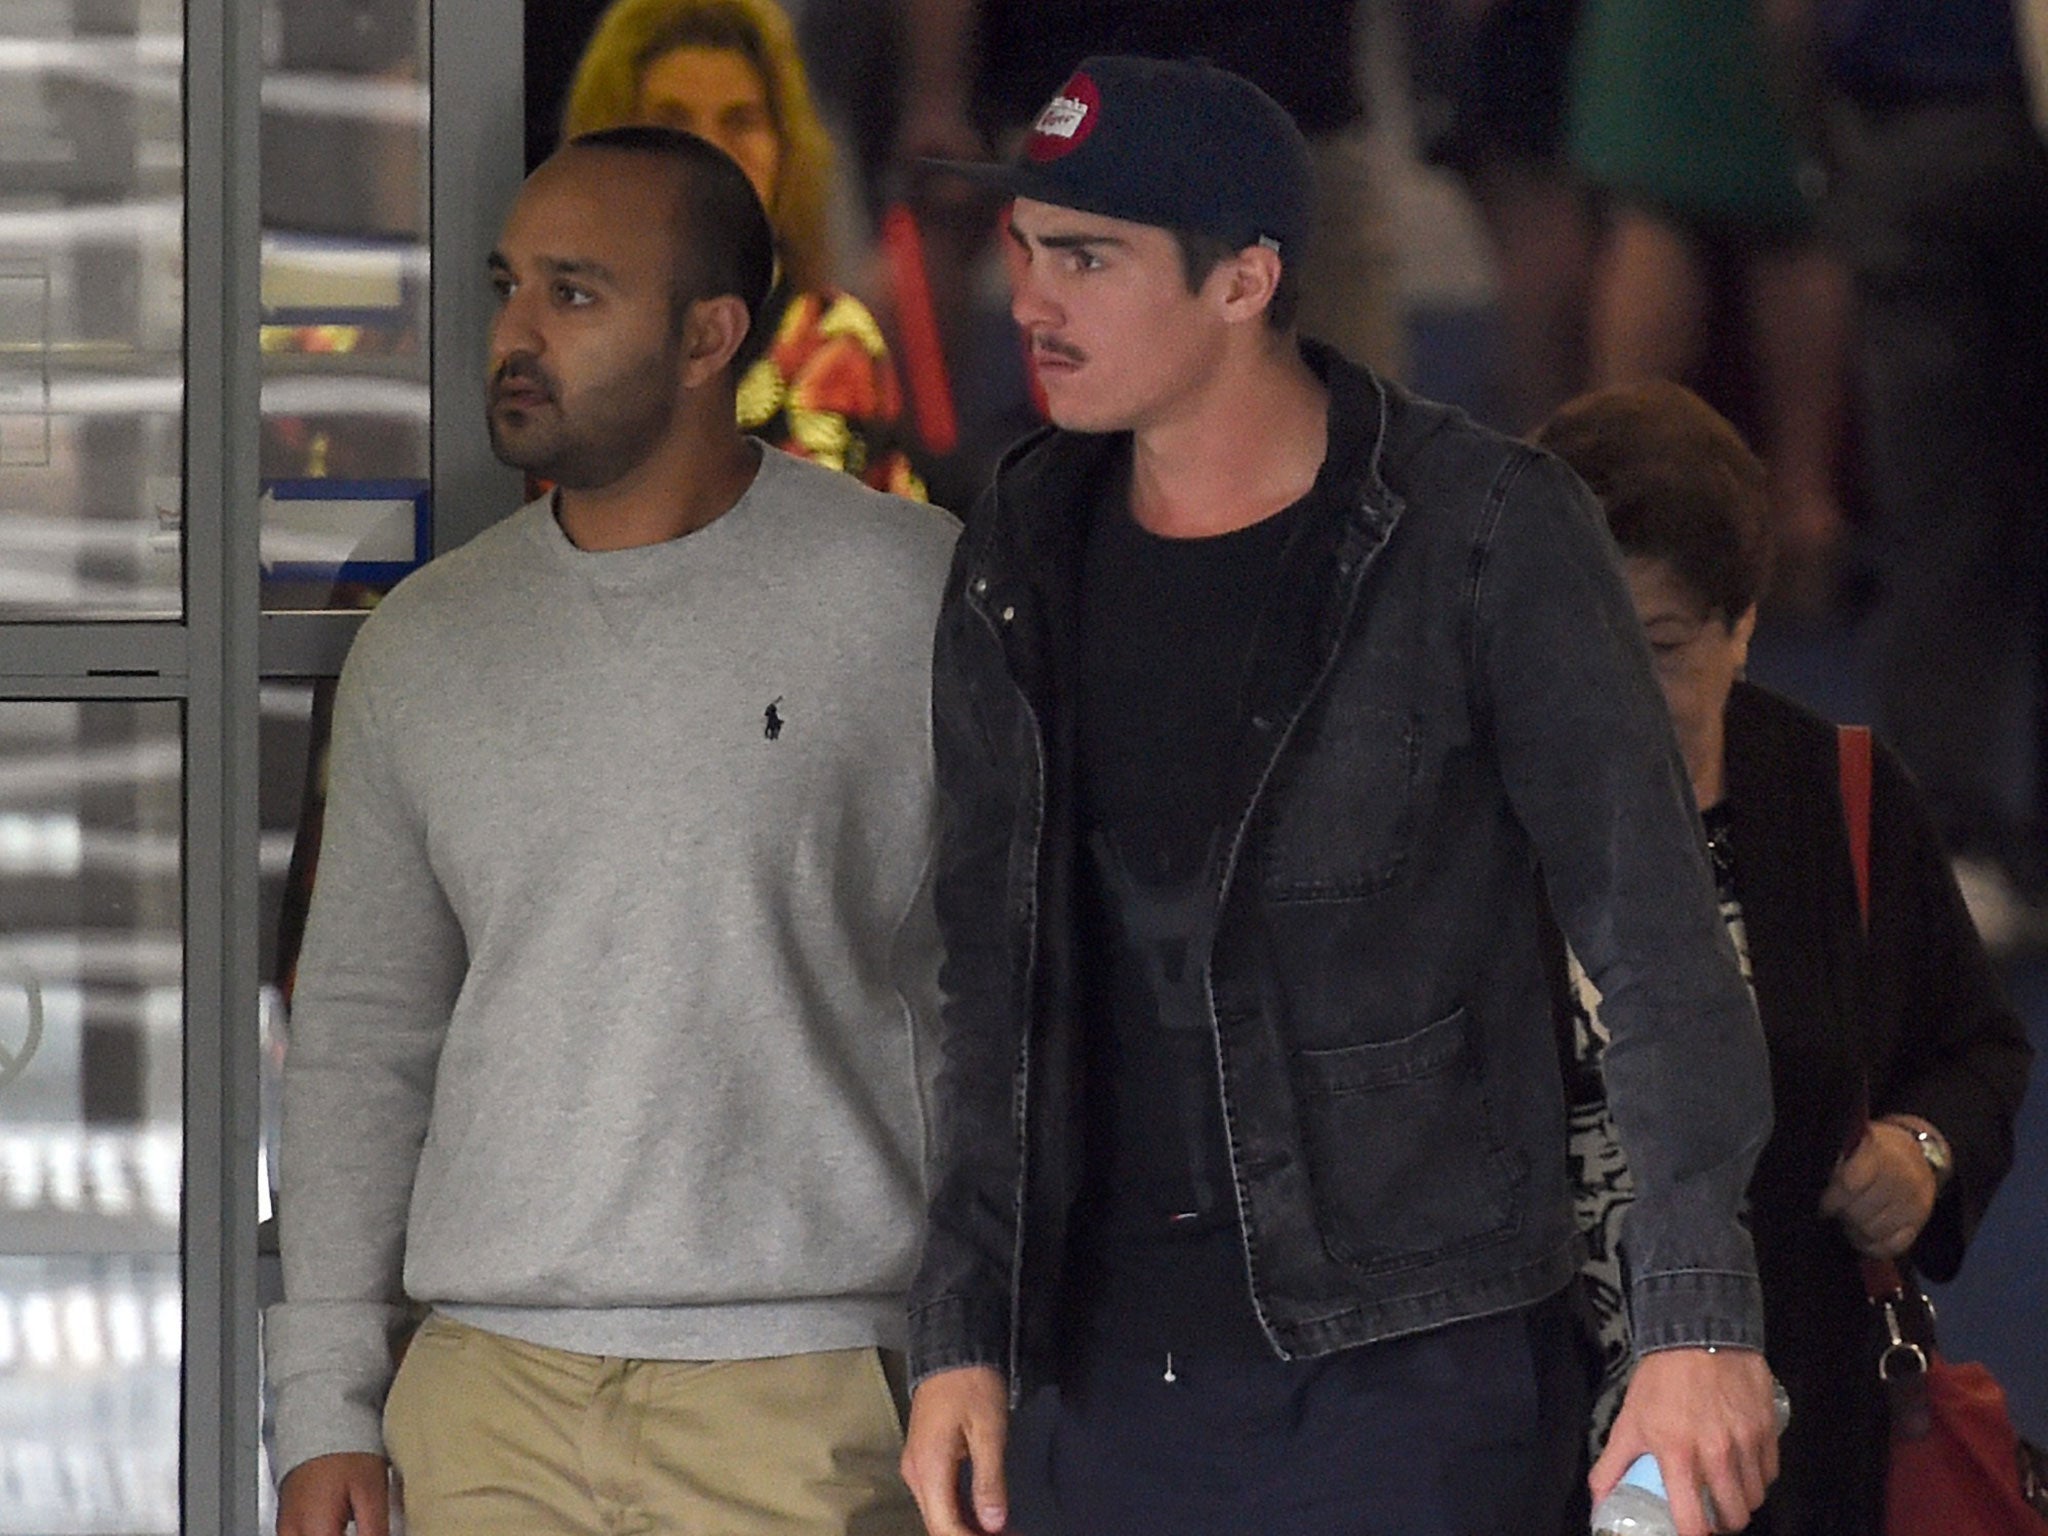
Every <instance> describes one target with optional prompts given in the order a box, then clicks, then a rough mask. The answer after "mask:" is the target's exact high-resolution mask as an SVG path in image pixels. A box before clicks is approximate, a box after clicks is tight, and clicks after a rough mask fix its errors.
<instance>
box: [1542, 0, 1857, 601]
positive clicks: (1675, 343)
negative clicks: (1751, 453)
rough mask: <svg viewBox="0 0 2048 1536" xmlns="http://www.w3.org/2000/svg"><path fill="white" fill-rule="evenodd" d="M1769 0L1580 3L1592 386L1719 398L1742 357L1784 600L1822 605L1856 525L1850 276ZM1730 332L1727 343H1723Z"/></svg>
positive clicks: (1574, 139)
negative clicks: (1592, 212) (1592, 197)
mask: <svg viewBox="0 0 2048 1536" xmlns="http://www.w3.org/2000/svg"><path fill="white" fill-rule="evenodd" d="M1767 3H1769V0H1586V6H1585V12H1584V15H1583V17H1582V18H1581V21H1580V24H1579V34H1578V39H1577V43H1576V49H1575V57H1574V61H1573V78H1572V87H1571V108H1570V113H1571V121H1570V134H1571V151H1572V155H1573V158H1574V160H1575V161H1576V163H1577V164H1578V166H1579V168H1580V170H1581V172H1582V173H1583V174H1584V176H1585V177H1586V179H1587V181H1588V183H1589V184H1590V185H1591V186H1592V187H1593V188H1594V189H1595V190H1596V191H1597V192H1598V193H1599V194H1600V195H1601V196H1602V197H1603V198H1604V200H1605V203H1606V225H1607V227H1606V231H1605V234H1604V236H1603V239H1602V246H1601V252H1600V256H1599V259H1598V265H1597V268H1596V271H1595V274H1594V279H1593V293H1592V311H1591V330H1590V371H1589V373H1588V382H1589V383H1590V384H1592V385H1594V386H1600V385H1607V384H1621V383H1628V382H1632V381H1635V380H1639V379H1649V378H1662V379H1674V380H1677V381H1679V382H1682V383H1692V384H1698V385H1700V386H1701V387H1702V388H1707V389H1709V390H1710V391H1711V392H1712V393H1714V394H1715V395H1716V396H1719V397H1723V398H1725V397H1726V393H1727V391H1726V390H1725V388H1724V387H1723V380H1721V379H1720V378H1718V377H1717V378H1716V379H1715V380H1714V382H1713V383H1712V384H1711V385H1710V384H1708V383H1706V382H1705V376H1706V375H1707V374H1709V373H1710V372H1716V371H1717V365H1718V369H1719V371H1726V368H1727V365H1728V364H1729V363H1730V362H1731V361H1733V362H1734V364H1735V366H1736V367H1737V369H1738V370H1740V371H1742V372H1746V374H1747V375H1748V377H1747V379H1746V380H1743V381H1742V382H1746V383H1748V384H1750V385H1751V386H1753V394H1754V398H1755V402H1756V409H1755V412H1754V416H1755V418H1756V420H1757V422H1758V428H1757V436H1758V438H1759V441H1760V442H1761V444H1762V453H1763V459H1764V462H1765V464H1766V465H1767V466H1768V467H1769V470H1770V504H1771V520H1772V525H1773V528H1774V531H1775V533H1776V536H1777V545H1778V552H1779V579H1778V582H1777V584H1776V585H1775V587H1774V590H1773V600H1774V601H1776V602H1778V603H1780V604H1782V605H1783V606H1785V607H1787V608H1788V609H1791V610H1795V611H1799V612H1802V613H1806V614H1819V613H1822V612H1825V611H1826V610H1827V609H1828V608H1829V607H1830V606H1831V604H1832V600H1833V589H1834V581H1835V574H1834V573H1835V568H1836V564H1837V561H1838V559H1839V555H1840V546H1841V543H1842V541H1843V538H1844V535H1845V531H1846V519H1845V516H1844V513H1843V510H1842V506H1841V502H1840V498H1839V495H1838V492H1837V487H1836V475H1837V467H1838V466H1837V460H1838V458H1839V455H1840V449H1841V441H1842V431H1843V420H1844V402H1845V397H1846V387H1847V361H1848V347H1849V320H1850V294H1849V280H1848V275H1847V273H1846V271H1845V270H1844V269H1843V267H1842V264H1841V262H1840V260H1839V258H1837V257H1836V256H1835V254H1834V253H1833V252H1832V251H1831V250H1829V249H1828V248H1827V247H1825V246H1824V245H1823V244H1822V243H1821V241H1820V238H1819V234H1818V231H1817V228H1816V222H1815V218H1816V215H1815V205H1816V203H1817V201H1818V199H1819V197H1820V195H1821V192H1822V190H1823V186H1824V176H1823V173H1822V172H1821V169H1820V165H1819V161H1818V157H1817V150H1816V147H1815V146H1814V145H1812V144H1811V143H1808V142H1804V141H1803V137H1802V136H1801V135H1800V133H1799V131H1798V130H1799V129H1800V128H1801V127H1802V126H1803V122H1802V119H1803V115H1804V114H1803V105H1804V104H1803V102H1802V101H1801V100H1800V99H1799V95H1798V89H1797V86H1796V83H1795V80H1796V75H1795V72H1794V71H1793V69H1792V68H1791V61H1790V60H1789V59H1788V57H1787V54H1786V52H1785V50H1784V48H1783V47H1782V46H1781V43H1782V40H1781V38H1780V37H1779V34H1778V32H1777V31H1776V29H1775V28H1774V27H1772V26H1769V25H1767V19H1768V18H1767V17H1766V15H1765V13H1764V11H1763V9H1762V7H1763V6H1764V5H1765V4H1767ZM1724 296H1725V298H1726V300H1727V303H1726V304H1720V303H1717V300H1718V299H1721V298H1723V297H1724ZM1723 308H1732V313H1733V317H1734V318H1733V323H1732V324H1729V325H1727V326H1725V328H1724V327H1723V326H1721V325H1720V324H1719V315H1720V312H1721V310H1722V309H1723ZM1724 336H1725V337H1727V338H1728V339H1729V341H1730V342H1731V343H1732V347H1733V352H1732V355H1731V356H1717V349H1719V348H1720V347H1721V345H1722V338H1723V337H1724ZM1729 382H1733V381H1729Z"/></svg>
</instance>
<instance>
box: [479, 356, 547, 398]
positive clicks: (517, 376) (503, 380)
mask: <svg viewBox="0 0 2048 1536" xmlns="http://www.w3.org/2000/svg"><path fill="white" fill-rule="evenodd" d="M514 385H523V386H525V387H526V388H529V389H537V390H539V391H540V392H541V393H542V394H543V395H545V396H546V397H547V398H548V399H549V400H553V399H554V398H555V381H554V380H553V379H551V378H549V377H548V373H547V370H546V369H545V368H543V367H541V365H540V364H539V363H538V362H537V361H535V360H534V359H533V358H531V357H526V356H522V355H520V354H519V353H514V354H513V355H512V356H510V357H508V358H506V359H505V361H504V362H502V363H500V364H499V365H498V367H497V370H496V371H495V372H494V373H492V375H491V396H492V398H493V399H495V398H496V397H497V396H499V395H500V394H502V393H504V392H505V391H506V390H507V389H509V388H511V387H512V386H514Z"/></svg>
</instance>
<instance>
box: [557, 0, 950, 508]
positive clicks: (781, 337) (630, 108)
mask: <svg viewBox="0 0 2048 1536" xmlns="http://www.w3.org/2000/svg"><path fill="white" fill-rule="evenodd" d="M626 123H650V124H656V125H659V126H662V127H667V128H680V129H683V130H685V131H686V132H689V133H694V134H696V135H698V136H699V137H700V138H705V139H709V140H710V141H711V142H712V143H713V144H716V145H717V146H718V147H719V148H720V149H723V150H724V151H725V152H726V153H727V154H729V155H731V156H732V157H733V159H734V160H736V161H738V162H739V165H740V168H741V169H742V170H744V171H745V172H746V173H747V179H748V180H749V181H751V182H752V183H753V184H754V190H755V192H756V193H758V194H759V196H760V198H761V202H762V205H763V206H764V207H765V208H766V209H767V210H768V219H769V222H770V223H771V224H772V225H773V226H774V228H775V236H776V248H777V256H778V258H779V261H780V266H779V270H778V272H777V275H776V283H775V291H774V293H773V294H772V295H771V296H770V298H769V302H768V303H767V305H766V306H765V307H764V308H763V310H762V312H761V318H760V339H759V341H758V342H757V343H755V345H756V346H757V347H758V348H759V355H758V356H757V357H756V358H755V360H754V362H753V363H752V365H751V366H750V367H749V368H748V369H747V371H746V373H745V375H744V376H743V377H742V379H741V381H740V389H739V421H740V425H741V426H742V427H744V428H746V429H747V430H748V431H749V432H752V433H755V434H756V435H757V436H759V437H761V438H763V439H765V440H766V441H767V442H769V443H772V444H774V445H775V446H776V447H778V448H782V449H786V450H787V451H789V452H791V453H794V454H797V455H799V456H800V457H803V458H807V459H814V460H816V461H818V462H819V463H822V464H826V465H829V466H831V467H832V468H834V469H843V470H845V471H846V472H847V473H849V474H852V475H857V476H859V477H860V478H861V479H862V480H865V481H866V482H867V483H868V484H869V485H872V486H874V487H876V488H877V489H879V490H886V491H894V492H896V493H897V494H898V495H907V496H915V497H917V498H919V499H923V496H924V487H923V486H922V484H921V483H920V482H919V480H918V478H917V476H916V474H915V472H914V471H913V470H912V468H911V465H910V461H909V459H908V457H907V456H906V455H905V454H904V452H903V451H902V448H901V447H900V446H899V445H898V442H897V433H896V424H897V420H898V418H899V417H900V415H901V414H902V409H903V391H902V386H901V384H900V383H899V382H898V380H897V376H896V370H895V367H894V365H893V364H892V363H891V361H890V359H889V352H888V346H887V344H886V343H885V342H884V340H883V338H882V332H881V328H880V327H879V326H878V325H877V324H876V323H875V317H874V316H873V315H872V314H871V313H869V311H868V309H867V306H865V305H864V304H862V303H861V302H860V300H858V299H856V298H854V297H853V296H852V295H851V294H848V293H844V292H841V291H840V290H838V289H837V288H835V287H833V286H832V283H831V274H832V251H831V242H830V238H829V235H828V229H827V226H828V221H829V216H828V211H827V204H828V201H829V197H830V188H831V181H832V141H831V140H830V138H828V137H827V135H826V133H825V129H824V125H823V124H822V123H821V122H820V121H819V118H818V112H817V108H816V107H815V105H813V103H812V100H811V91H810V84H809V82H808V80H807V79H806V77H805V74H804V66H803V61H802V59H801V58H800V57H799V55H798V53H797V45H796V34H795V31H794V29H793V28H792V27H791V25H790V20H789V17H788V15H787V14H786V13H785V12H784V11H783V10H782V8H781V7H780V6H779V5H777V4H775V3H774V0H618V3H617V4H615V5H613V6H612V7H611V8H610V9H608V10H607V11H606V12H605V13H604V15H603V17H602V18H601V19H600V20H599V22H598V24H597V28H596V30H595V31H594V32H593V33H592V34H591V37H590V42H589V44H588V45H587V46H586V47H585V49H584V52H583V57H582V59H581V60H580V61H579V63H578V64H577V66H576V74H575V77H574V79H573V80H572V81H571V83H570V86H569V104H568V107H567V110H566V111H565V112H564V114H563V123H562V129H563V136H564V137H565V138H574V137H575V136H576V135H578V134H581V133H590V132H594V131H595V130H597V129H600V128H612V127H617V126H620V125H621V124H626Z"/></svg>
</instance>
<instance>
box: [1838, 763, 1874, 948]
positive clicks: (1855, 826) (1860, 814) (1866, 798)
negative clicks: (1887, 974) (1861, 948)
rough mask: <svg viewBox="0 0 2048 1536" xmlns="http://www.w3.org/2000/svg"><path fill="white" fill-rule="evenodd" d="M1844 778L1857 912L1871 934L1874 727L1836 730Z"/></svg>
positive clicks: (1866, 932) (1844, 814)
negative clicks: (1872, 733)
mask: <svg viewBox="0 0 2048 1536" xmlns="http://www.w3.org/2000/svg"><path fill="white" fill-rule="evenodd" d="M1835 754H1836V757H1837V758H1838V760H1839V763H1840V770H1841V776H1842V819H1843V821H1845V822H1846V823H1848V827H1849V862H1850V863H1851V864H1852V865H1853V866H1854V867H1855V870H1856V911H1857V914H1858V915H1859V916H1860V917H1861V918H1862V919H1863V933H1864V936H1865V937H1866V938H1867V937H1869V935H1870V727H1869V726H1867V725H1838V726H1836V727H1835Z"/></svg>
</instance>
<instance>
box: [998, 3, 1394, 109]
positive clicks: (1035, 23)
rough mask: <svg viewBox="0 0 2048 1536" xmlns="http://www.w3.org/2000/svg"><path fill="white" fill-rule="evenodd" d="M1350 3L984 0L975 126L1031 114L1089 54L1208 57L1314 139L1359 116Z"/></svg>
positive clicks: (1351, 7) (1173, 57)
mask: <svg viewBox="0 0 2048 1536" xmlns="http://www.w3.org/2000/svg"><path fill="white" fill-rule="evenodd" d="M1353 9H1354V5H1353V3H1352V0H984V3H983V5H982V7H981V16H980V49H979V52H980V56H981V70H980V75H979V78H978V79H977V81H976V85H975V97H976V106H977V110H978V111H979V113H980V115H981V116H982V119H983V124H982V126H983V127H984V128H985V129H987V130H988V131H989V132H990V133H992V134H994V135H996V136H998V137H1000V135H1001V134H1002V132H1003V131H1004V130H1006V129H1010V128H1018V127H1022V126H1023V125H1024V124H1026V123H1029V122H1030V121H1031V120H1032V118H1034V117H1036V116H1037V115H1038V110H1039V108H1041V107H1043V106H1044V105H1045V103H1046V101H1047V100H1048V99H1049V98H1050V97H1051V96H1052V93H1053V92H1054V91H1056V90H1058V89H1059V88H1060V86H1061V85H1062V84H1064V83H1065V81H1066V78H1067V76H1068V75H1069V74H1071V73H1072V72H1073V68H1074V66H1075V65H1076V64H1078V63H1080V62H1081V60H1082V59H1084V58H1086V57H1088V56H1089V55H1090V54H1096V53H1135V54H1140V55H1143V56H1144V57H1146V58H1154V59H1207V60H1208V61H1209V62H1210V63H1212V64H1216V65H1219V66H1221V67H1222V68H1224V69H1227V70H1230V71H1232V72H1233V73H1235V74H1240V75H1243V76H1244V77H1245V78H1246V79H1247V80H1250V81H1251V82H1252V83H1253V84H1255V85H1257V86H1258V87H1259V88H1260V89H1261V90H1263V91H1264V92H1265V93H1266V94H1267V95H1268V96H1271V97H1272V98H1273V99H1274V100H1275V101H1277V102H1279V103H1280V105H1281V106H1283V107H1285V108H1286V109H1287V110H1288V112H1290V113H1291V114H1292V115H1293V117H1294V120H1295V122H1296V123H1297V124H1299V125H1300V128H1301V131H1302V132H1303V133H1305V134H1307V135H1308V136H1309V137H1311V138H1319V137H1322V136H1324V135H1327V134H1330V133H1334V132H1336V131H1337V130H1338V129H1340V128H1344V127H1347V126H1348V125H1349V124H1351V123H1352V122H1353V121H1355V120H1356V119H1357V118H1358V116H1359V115H1360V111H1359V100H1358V90H1357V86H1356V83H1355V81H1354V78H1353V73H1354V69H1353V58H1354V51H1353V48H1352V11H1353Z"/></svg>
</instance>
